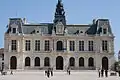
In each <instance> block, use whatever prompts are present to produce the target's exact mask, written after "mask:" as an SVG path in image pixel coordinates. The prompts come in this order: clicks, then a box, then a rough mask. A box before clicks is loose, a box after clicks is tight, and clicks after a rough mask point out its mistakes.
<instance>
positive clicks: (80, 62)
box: [79, 57, 84, 67]
mask: <svg viewBox="0 0 120 80" xmlns="http://www.w3.org/2000/svg"><path fill="white" fill-rule="evenodd" d="M79 66H80V67H81V66H84V58H83V57H80V58H79Z"/></svg>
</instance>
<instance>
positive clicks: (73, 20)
mask: <svg viewBox="0 0 120 80" xmlns="http://www.w3.org/2000/svg"><path fill="white" fill-rule="evenodd" d="M62 2H63V5H64V9H65V12H66V19H67V23H68V24H91V23H92V20H93V19H98V18H107V19H109V20H110V23H111V27H112V31H113V33H114V36H115V53H116V55H117V53H118V51H119V49H120V35H119V29H120V23H119V22H120V0H62ZM56 3H57V0H0V28H1V29H0V47H3V46H4V32H5V31H6V30H7V28H6V25H7V24H8V21H9V20H8V19H9V18H11V17H20V18H24V17H25V18H27V22H30V23H43V22H52V21H53V18H54V12H55V7H56Z"/></svg>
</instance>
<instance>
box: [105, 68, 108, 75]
mask: <svg viewBox="0 0 120 80" xmlns="http://www.w3.org/2000/svg"><path fill="white" fill-rule="evenodd" d="M105 77H108V70H107V69H106V70H105Z"/></svg>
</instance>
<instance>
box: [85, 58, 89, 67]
mask: <svg viewBox="0 0 120 80" xmlns="http://www.w3.org/2000/svg"><path fill="white" fill-rule="evenodd" d="M84 60H85V61H84V64H85V68H88V57H85V58H84Z"/></svg>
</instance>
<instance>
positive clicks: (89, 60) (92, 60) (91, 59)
mask: <svg viewBox="0 0 120 80" xmlns="http://www.w3.org/2000/svg"><path fill="white" fill-rule="evenodd" d="M88 66H89V67H93V66H94V59H93V58H92V57H90V58H89V59H88Z"/></svg>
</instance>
